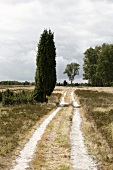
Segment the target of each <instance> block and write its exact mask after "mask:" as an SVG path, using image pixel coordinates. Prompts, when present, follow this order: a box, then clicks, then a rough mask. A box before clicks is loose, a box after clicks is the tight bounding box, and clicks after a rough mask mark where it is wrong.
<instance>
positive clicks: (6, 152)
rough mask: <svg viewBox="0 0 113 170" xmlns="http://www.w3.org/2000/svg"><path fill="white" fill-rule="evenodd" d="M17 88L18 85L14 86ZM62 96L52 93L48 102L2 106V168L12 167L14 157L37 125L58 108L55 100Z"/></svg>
mask: <svg viewBox="0 0 113 170" xmlns="http://www.w3.org/2000/svg"><path fill="white" fill-rule="evenodd" d="M19 88H20V87H19ZM27 88H28V87H27ZM17 89H18V87H17V88H16V87H15V88H14V90H17ZM21 89H22V87H21ZM29 90H31V87H30V89H29ZM60 96H61V95H60V93H55V94H52V95H51V97H49V101H48V104H46V103H44V104H41V103H37V104H34V105H31V104H27V105H25V104H21V105H16V106H7V107H3V106H1V107H0V169H5V170H6V169H8V167H10V165H11V161H12V159H14V157H15V155H17V154H18V151H19V150H20V148H21V147H23V145H24V143H25V141H26V140H27V139H29V137H30V135H31V134H32V132H33V131H34V130H35V127H36V126H38V124H40V122H41V121H42V120H43V119H45V117H46V116H47V115H48V114H49V113H50V112H51V111H52V110H53V109H54V108H56V104H55V102H58V101H59V100H60Z"/></svg>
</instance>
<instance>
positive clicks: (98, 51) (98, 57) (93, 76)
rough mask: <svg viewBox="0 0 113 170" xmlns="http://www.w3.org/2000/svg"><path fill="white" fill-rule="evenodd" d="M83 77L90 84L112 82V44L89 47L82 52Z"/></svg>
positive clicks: (97, 84)
mask: <svg viewBox="0 0 113 170" xmlns="http://www.w3.org/2000/svg"><path fill="white" fill-rule="evenodd" d="M83 69H84V75H83V76H84V79H87V80H88V82H89V84H91V85H92V86H107V85H109V84H111V83H112V82H113V44H103V45H102V46H96V47H95V48H92V47H90V48H89V49H87V50H86V51H85V53H84V65H83Z"/></svg>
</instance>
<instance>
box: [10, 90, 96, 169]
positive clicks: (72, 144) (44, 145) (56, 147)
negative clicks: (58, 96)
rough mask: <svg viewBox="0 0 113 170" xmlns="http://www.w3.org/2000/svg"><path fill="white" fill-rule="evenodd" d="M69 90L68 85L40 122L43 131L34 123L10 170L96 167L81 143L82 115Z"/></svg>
mask: <svg viewBox="0 0 113 170" xmlns="http://www.w3.org/2000/svg"><path fill="white" fill-rule="evenodd" d="M72 91H73V89H72V88H67V89H65V91H63V92H62V93H63V98H62V101H61V103H60V105H59V106H58V108H57V110H56V111H55V112H53V113H52V114H51V115H53V116H51V115H50V116H49V117H51V118H48V119H46V120H45V121H44V122H42V124H41V125H40V126H43V128H42V129H43V133H42V129H39V128H40V127H37V130H36V134H33V136H32V138H31V139H30V140H29V141H28V142H27V143H26V145H25V147H24V148H23V150H22V151H21V152H20V155H19V157H18V158H17V159H16V160H15V165H14V166H13V168H12V169H13V170H20V168H21V170H25V169H29V170H31V169H32V170H36V169H37V170H56V169H57V170H61V169H64V170H71V169H73V170H88V169H89V170H90V169H92V170H95V169H96V165H95V163H94V162H93V160H92V158H91V157H89V156H88V154H87V151H86V148H85V146H84V143H83V136H82V132H81V130H80V125H81V118H80V114H79V110H78V108H77V112H76V110H74V106H73V103H76V101H75V100H74V93H73V94H72ZM72 120H73V121H72ZM47 122H48V123H47ZM75 132H76V134H74V133H75ZM40 134H41V135H40ZM70 136H71V137H70ZM33 143H34V146H33ZM31 153H32V154H31ZM78 154H79V155H78ZM73 160H74V161H73ZM75 160H76V161H75Z"/></svg>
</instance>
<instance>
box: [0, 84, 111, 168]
mask: <svg viewBox="0 0 113 170" xmlns="http://www.w3.org/2000/svg"><path fill="white" fill-rule="evenodd" d="M7 88H9V89H12V90H13V91H19V90H23V89H24V90H33V89H34V87H33V86H30V87H29V86H24V87H22V86H18V87H16V86H15V87H14V86H12V87H9V86H8V87H6V86H5V87H3V86H2V87H0V90H1V91H3V90H6V89H7ZM66 90H69V91H72V90H75V96H76V99H77V100H78V102H79V103H80V105H81V112H80V113H81V116H82V119H83V121H82V131H83V135H84V137H85V144H86V146H87V149H88V152H89V154H91V155H93V157H94V159H96V160H97V162H98V167H99V170H109V169H113V87H77V88H76V87H61V86H57V87H55V89H54V93H53V94H52V95H51V97H50V98H49V102H48V104H41V103H38V104H34V105H30V104H27V105H17V106H7V107H2V105H1V106H0V169H4V170H6V169H8V168H9V167H10V166H11V161H12V159H14V157H15V156H16V155H17V154H18V152H19V150H20V149H21V148H22V147H23V145H24V143H25V141H26V140H27V139H28V138H29V137H30V136H31V134H32V133H33V131H34V129H35V127H36V126H37V125H38V124H40V122H41V121H42V120H43V119H45V118H46V116H47V115H48V114H49V113H50V112H51V111H52V110H53V109H55V108H56V105H55V103H56V102H59V100H60V97H61V95H62V94H63V93H64V91H66ZM65 101H66V102H71V99H70V98H69V96H68V97H67V98H65ZM64 112H65V111H64ZM64 112H62V114H61V115H59V116H61V117H62V116H63V115H64V116H63V117H62V119H63V121H65V120H66V122H67V123H66V122H65V123H62V121H61V123H60V122H59V123H57V122H58V121H57V119H59V118H57V117H56V118H55V119H54V120H53V125H50V126H49V128H48V131H47V132H46V133H45V136H44V137H43V139H45V140H46V141H47V138H48V137H49V134H50V131H54V130H55V134H58V135H57V136H54V135H53V140H52V142H51V143H48V146H45V145H46V143H43V142H42V143H40V151H41V150H42V148H43V147H44V146H45V150H43V152H42V151H41V153H40V154H41V155H40V157H41V160H39V161H40V162H39V166H41V165H42V162H43V159H44V160H45V157H42V155H43V154H45V153H44V152H46V149H47V147H49V145H50V147H51V148H52V147H53V146H54V147H56V145H58V146H59V149H60V148H61V150H59V153H58V154H61V151H63V150H66V152H65V154H64V155H62V156H63V157H62V160H63V161H64V162H65V161H66V162H67V165H66V164H59V169H60V168H61V169H64V170H66V169H68V168H70V162H69V159H70V158H69V152H70V151H69V139H68V137H67V136H66V141H67V142H66V143H65V142H64V146H62V145H60V144H61V140H63V138H62V137H61V136H62V134H63V132H64V129H66V127H67V126H69V127H68V128H67V129H66V131H65V132H66V133H67V134H66V135H68V136H69V130H70V126H71V122H70V120H71V119H70V116H72V108H70V111H67V119H66V117H65V114H64ZM69 112H70V114H69ZM59 116H58V117H59ZM68 116H69V117H68ZM54 125H56V127H55V126H54ZM60 129H61V130H60ZM53 133H54V132H53ZM60 139H61V140H60ZM55 144H56V145H55ZM65 144H66V145H65ZM54 147H53V148H52V149H53V150H54ZM50 152H51V151H50ZM48 154H49V153H48ZM36 160H37V156H36V157H35V158H34V162H33V163H32V165H31V166H37V165H36ZM52 160H53V162H54V168H56V164H57V157H54V158H53V159H52ZM46 161H47V162H45V165H47V166H49V164H48V163H49V161H48V160H46Z"/></svg>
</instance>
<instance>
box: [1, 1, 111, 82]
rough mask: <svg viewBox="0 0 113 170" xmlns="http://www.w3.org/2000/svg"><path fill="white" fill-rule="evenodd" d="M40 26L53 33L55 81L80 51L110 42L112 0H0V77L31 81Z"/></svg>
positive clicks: (80, 55)
mask: <svg viewBox="0 0 113 170" xmlns="http://www.w3.org/2000/svg"><path fill="white" fill-rule="evenodd" d="M44 28H47V29H49V28H50V29H51V30H52V32H54V35H55V39H54V41H55V45H56V50H57V58H56V61H57V81H58V82H63V80H64V79H65V80H68V78H67V76H66V75H64V74H63V71H64V70H65V67H66V65H67V64H69V63H71V62H77V63H79V64H80V66H81V68H80V74H79V76H77V77H76V78H75V79H76V81H75V82H82V78H83V77H82V74H83V71H82V65H83V57H84V55H83V53H84V51H85V50H86V49H87V48H89V47H94V46H96V45H101V44H102V43H113V0H49V1H48V0H0V81H1V80H18V81H25V80H27V81H34V76H35V70H36V53H37V44H38V42H39V38H40V34H41V33H42V32H43V30H44Z"/></svg>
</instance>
